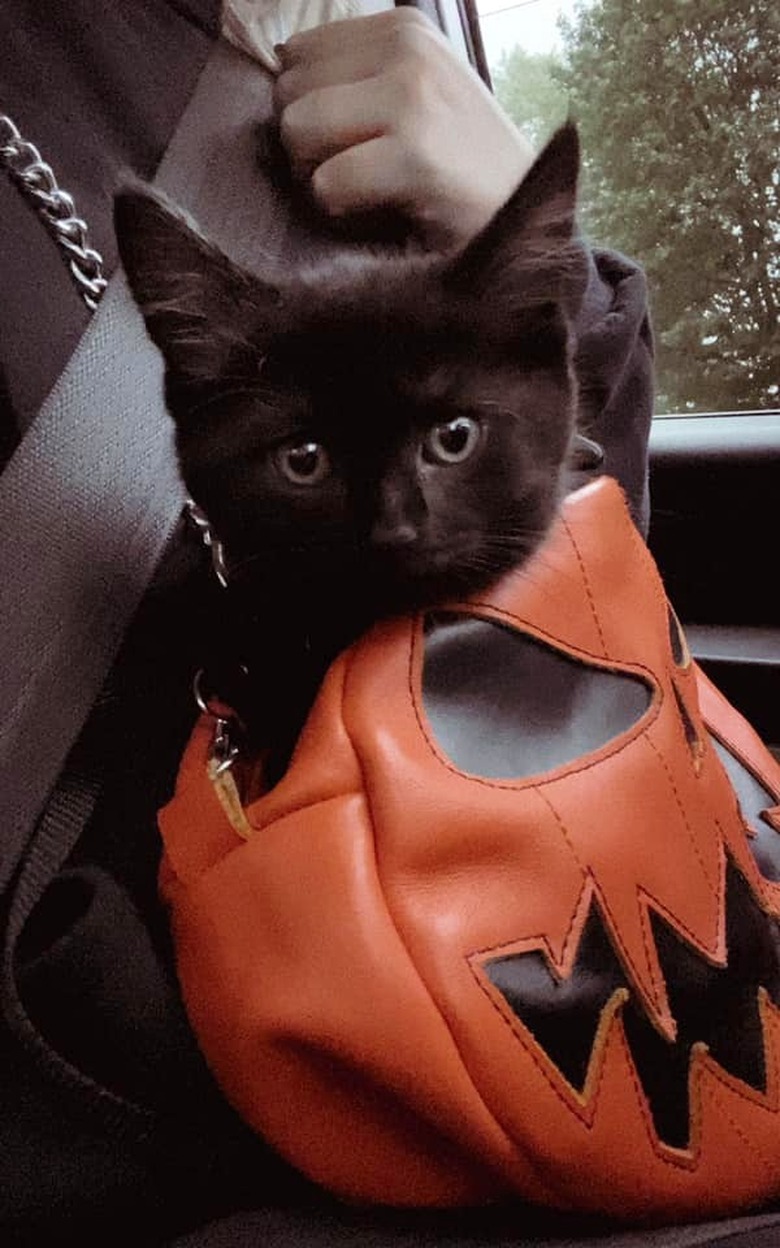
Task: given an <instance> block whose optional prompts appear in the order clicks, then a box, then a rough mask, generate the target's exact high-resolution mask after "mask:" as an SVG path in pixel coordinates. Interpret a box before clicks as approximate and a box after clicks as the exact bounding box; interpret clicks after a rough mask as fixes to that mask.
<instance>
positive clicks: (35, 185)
mask: <svg viewBox="0 0 780 1248" xmlns="http://www.w3.org/2000/svg"><path fill="white" fill-rule="evenodd" d="M0 168H2V169H5V170H6V172H7V173H8V175H9V177H11V178H12V179H13V181H14V183H15V184H16V186H17V187H18V188H19V190H20V191H21V193H22V194H23V195H24V196H25V197H26V198H27V199H29V200H30V202H31V203H32V205H33V207H34V208H35V210H36V212H37V213H38V215H39V216H40V218H41V220H42V221H43V223H44V225H45V226H46V228H47V230H48V231H49V233H50V234H51V235H52V237H53V238H54V241H55V242H56V243H57V246H58V247H59V248H60V250H61V251H62V253H63V255H64V257H65V262H66V264H67V265H68V268H69V269H70V272H71V274H72V276H73V279H74V281H75V283H76V286H77V288H78V291H79V294H80V295H81V297H82V299H83V300H84V302H85V303H86V305H87V307H88V308H89V309H90V311H92V312H94V311H95V309H96V307H97V305H98V303H99V302H100V297H101V295H102V294H103V291H104V290H105V288H106V285H107V283H106V279H105V277H104V276H103V258H102V256H101V255H100V253H99V252H97V251H95V249H94V247H90V245H89V238H88V234H87V224H86V222H85V221H83V220H82V219H81V217H79V216H77V215H76V205H75V204H74V202H73V198H72V196H71V195H69V194H68V192H67V191H63V190H61V189H60V187H59V186H58V185H57V179H56V178H55V176H54V171H53V169H52V168H51V165H47V164H46V161H45V160H44V159H43V157H42V156H41V154H40V152H39V151H38V149H37V147H35V146H34V144H32V143H29V142H28V141H27V140H26V139H24V138H22V135H21V134H20V132H19V130H18V129H17V127H16V126H15V125H14V123H13V121H12V120H11V118H10V117H8V116H7V115H6V114H5V113H0Z"/></svg>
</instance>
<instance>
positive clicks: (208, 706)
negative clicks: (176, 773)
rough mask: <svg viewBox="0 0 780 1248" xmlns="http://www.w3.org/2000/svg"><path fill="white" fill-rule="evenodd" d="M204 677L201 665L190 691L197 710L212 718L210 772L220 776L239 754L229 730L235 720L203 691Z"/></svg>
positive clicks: (222, 706)
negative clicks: (212, 736) (212, 732)
mask: <svg viewBox="0 0 780 1248" xmlns="http://www.w3.org/2000/svg"><path fill="white" fill-rule="evenodd" d="M204 679H205V674H204V670H203V668H202V667H201V668H199V670H198V671H197V672H196V673H195V678H194V680H193V682H192V692H193V696H194V698H195V701H196V703H197V705H198V708H199V710H201V711H202V712H203V714H204V715H210V716H211V718H212V719H213V720H214V739H213V740H212V743H211V756H210V758H209V763H210V764H212V774H213V775H214V776H221V775H222V773H223V772H224V771H229V770H230V768H231V767H232V766H233V764H234V762H235V761H236V759H237V758H238V755H239V748H238V745H237V744H236V742H235V740H234V737H233V732H232V731H231V729H234V726H235V722H236V721H235V717H234V716H231V715H229V714H227V713H226V712H225V708H224V705H223V704H220V703H214V702H212V700H211V699H210V698H209V697H208V696H207V695H206V694H205V693H204V692H203V682H204Z"/></svg>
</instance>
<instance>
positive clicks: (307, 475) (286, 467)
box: [276, 442, 330, 485]
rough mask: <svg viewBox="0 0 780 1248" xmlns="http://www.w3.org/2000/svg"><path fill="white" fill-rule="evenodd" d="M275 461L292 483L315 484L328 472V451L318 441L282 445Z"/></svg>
mask: <svg viewBox="0 0 780 1248" xmlns="http://www.w3.org/2000/svg"><path fill="white" fill-rule="evenodd" d="M276 462H277V464H278V466H279V469H280V470H281V472H282V474H283V475H284V476H285V477H286V478H287V480H288V481H292V483H293V485H317V484H318V483H319V482H320V481H322V479H323V477H326V476H327V475H328V473H329V472H330V460H329V459H328V452H327V451H326V450H325V447H324V446H322V445H321V444H320V443H319V442H300V443H298V444H297V445H296V446H282V447H280V448H279V450H278V451H277V453H276Z"/></svg>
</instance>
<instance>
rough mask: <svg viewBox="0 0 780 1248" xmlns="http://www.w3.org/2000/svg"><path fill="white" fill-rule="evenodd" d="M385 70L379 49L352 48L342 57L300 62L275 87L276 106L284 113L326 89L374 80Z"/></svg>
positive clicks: (282, 76)
mask: <svg viewBox="0 0 780 1248" xmlns="http://www.w3.org/2000/svg"><path fill="white" fill-rule="evenodd" d="M381 70H382V59H381V57H379V56H377V50H376V48H375V47H372V46H368V47H358V48H350V49H349V51H346V52H345V51H343V49H342V50H341V51H340V52H339V54H338V55H334V56H328V57H320V58H317V59H314V60H311V61H306V62H300V63H299V64H297V65H295V66H293V67H292V68H291V69H286V70H283V71H282V73H281V74H280V75H279V77H278V78H277V79H276V82H275V84H274V103H275V105H276V109H277V112H282V111H283V110H284V109H285V108H287V107H288V106H289V105H290V104H292V103H294V101H295V100H299V99H300V98H301V97H302V96H304V95H308V93H309V92H310V91H319V90H321V89H322V88H323V87H335V86H341V85H346V84H347V83H350V82H361V81H364V80H365V79H367V78H372V77H374V75H376V74H378V73H380V72H381Z"/></svg>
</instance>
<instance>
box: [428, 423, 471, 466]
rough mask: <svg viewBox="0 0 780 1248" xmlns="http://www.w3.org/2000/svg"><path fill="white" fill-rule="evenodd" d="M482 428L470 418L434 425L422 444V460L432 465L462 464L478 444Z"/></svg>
mask: <svg viewBox="0 0 780 1248" xmlns="http://www.w3.org/2000/svg"><path fill="white" fill-rule="evenodd" d="M481 432H482V427H481V425H480V423H479V421H477V420H474V418H473V417H471V416H456V417H455V419H454V420H448V421H445V422H444V423H443V424H441V425H434V426H433V428H432V429H431V430H430V431H429V433H428V434H427V435H426V437H425V439H424V441H423V444H422V454H423V458H424V459H427V460H428V462H429V463H434V464H462V463H463V460H464V459H468V457H469V455H470V454H471V453H472V451H473V450H474V449H475V447H476V445H477V443H478V442H479V435H480V433H481Z"/></svg>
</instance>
